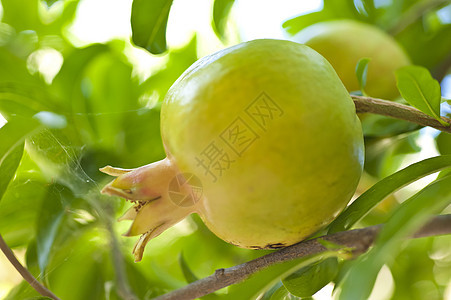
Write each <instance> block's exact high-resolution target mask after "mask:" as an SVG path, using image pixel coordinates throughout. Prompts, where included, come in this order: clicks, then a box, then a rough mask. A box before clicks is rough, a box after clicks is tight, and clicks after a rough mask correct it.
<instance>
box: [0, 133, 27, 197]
mask: <svg viewBox="0 0 451 300" xmlns="http://www.w3.org/2000/svg"><path fill="white" fill-rule="evenodd" d="M0 137H1V131H0ZM23 147H24V144H23V143H22V144H21V145H19V146H17V147H14V149H12V150H11V151H10V152H8V154H6V156H4V157H2V161H3V162H2V163H1V164H0V174H1V177H0V200H1V199H2V197H3V195H4V194H5V192H6V189H7V188H8V185H9V183H10V182H11V180H12V179H13V178H14V174H15V173H16V170H17V168H18V167H19V163H20V160H21V158H22V154H23Z"/></svg>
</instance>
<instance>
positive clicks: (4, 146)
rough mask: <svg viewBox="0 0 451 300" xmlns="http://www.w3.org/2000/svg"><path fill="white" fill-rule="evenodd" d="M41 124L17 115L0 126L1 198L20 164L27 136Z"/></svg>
mask: <svg viewBox="0 0 451 300" xmlns="http://www.w3.org/2000/svg"><path fill="white" fill-rule="evenodd" d="M39 125H40V123H39V122H38V121H35V120H30V119H25V118H21V117H16V118H13V119H11V120H10V121H9V122H8V123H6V124H5V125H4V126H3V127H1V128H0V141H1V143H0V174H1V177H0V199H1V198H2V197H3V194H4V193H5V191H6V189H7V187H8V185H9V183H10V181H11V180H12V179H13V177H14V174H15V173H16V170H17V167H18V166H19V163H20V159H21V157H22V153H23V147H24V141H25V138H26V137H27V136H28V135H29V134H30V133H31V132H33V131H34V130H35V129H37V128H38V127H39Z"/></svg>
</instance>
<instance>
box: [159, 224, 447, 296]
mask: <svg viewBox="0 0 451 300" xmlns="http://www.w3.org/2000/svg"><path fill="white" fill-rule="evenodd" d="M381 227H382V225H377V226H371V227H366V228H362V229H355V230H349V231H343V232H338V233H334V234H331V235H326V236H323V237H319V238H316V239H312V240H308V241H304V242H300V243H298V244H295V245H292V246H289V247H286V248H283V249H281V250H278V251H275V252H272V253H270V254H267V255H264V256H261V257H259V258H257V259H254V260H251V261H249V262H246V263H244V264H241V265H238V266H234V267H231V268H227V269H219V270H216V272H215V273H214V274H213V275H210V276H208V277H205V278H203V279H200V280H197V281H195V282H193V283H191V284H188V285H187V286H185V287H183V288H181V289H178V290H175V291H172V292H170V293H168V294H165V295H162V296H160V297H157V298H155V300H189V299H196V298H199V297H202V296H205V295H207V294H210V293H213V292H215V291H217V290H219V289H222V288H224V287H226V286H229V285H232V284H236V283H239V282H241V281H243V280H245V279H247V278H248V277H250V276H251V275H252V274H254V273H257V272H258V271H261V270H263V269H265V268H267V267H269V266H272V265H274V264H278V263H282V262H286V261H289V260H293V259H296V258H301V257H306V256H309V255H314V254H319V253H321V252H325V251H327V250H328V249H327V248H325V247H324V246H323V244H322V243H321V242H318V239H322V240H326V241H330V242H332V243H334V244H338V245H342V246H343V247H344V248H352V249H353V254H355V255H358V254H361V253H364V252H366V251H367V250H368V248H369V247H370V246H371V245H372V244H373V242H374V240H375V238H376V236H377V234H378V233H379V231H380V229H381ZM443 234H451V215H442V216H437V217H435V218H433V219H432V220H431V221H430V222H429V223H427V224H426V225H425V226H423V227H422V228H421V229H419V230H418V231H417V232H416V233H415V234H414V235H413V236H412V238H419V237H427V236H435V235H443Z"/></svg>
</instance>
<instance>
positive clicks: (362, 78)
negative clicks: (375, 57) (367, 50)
mask: <svg viewBox="0 0 451 300" xmlns="http://www.w3.org/2000/svg"><path fill="white" fill-rule="evenodd" d="M370 61H371V58H361V59H360V60H359V62H358V63H357V65H356V67H355V75H356V76H357V80H358V82H359V87H360V90H361V91H362V94H363V95H364V96H367V94H366V93H365V86H366V77H367V74H368V63H369V62H370Z"/></svg>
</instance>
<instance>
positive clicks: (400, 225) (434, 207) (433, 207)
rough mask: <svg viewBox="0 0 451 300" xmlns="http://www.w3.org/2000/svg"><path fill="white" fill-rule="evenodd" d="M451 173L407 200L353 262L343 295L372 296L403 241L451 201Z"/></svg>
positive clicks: (343, 284)
mask: <svg viewBox="0 0 451 300" xmlns="http://www.w3.org/2000/svg"><path fill="white" fill-rule="evenodd" d="M450 186H451V175H448V176H446V177H443V178H442V179H440V180H437V181H434V182H433V183H431V184H430V185H428V186H427V187H425V188H424V189H422V190H421V191H420V192H418V193H417V194H415V195H414V196H412V197H411V198H409V199H408V200H406V201H405V202H403V203H402V204H401V205H400V206H399V207H398V208H397V209H396V210H395V211H394V212H393V214H392V215H391V217H390V218H389V220H388V222H387V223H386V224H385V225H384V227H383V229H382V230H381V232H380V234H379V236H378V238H377V240H376V242H375V246H374V247H373V248H372V249H371V250H370V251H369V252H368V253H367V254H366V255H363V256H361V257H360V258H359V259H358V260H357V261H355V262H354V263H353V266H352V267H351V268H350V270H349V273H348V274H347V277H346V280H344V281H342V286H341V293H340V298H339V299H368V296H369V295H370V293H371V290H372V288H373V285H374V282H375V281H376V277H377V274H378V273H379V271H380V269H381V268H382V266H383V265H384V264H389V265H390V263H391V262H392V260H393V258H394V257H395V255H396V253H398V251H399V248H400V247H399V246H400V244H401V242H402V241H403V240H404V239H405V238H406V237H408V236H409V235H411V234H413V233H414V232H415V230H417V229H418V228H419V227H421V226H422V225H424V224H425V223H426V222H427V221H428V220H429V219H430V218H431V217H432V216H433V215H435V214H437V213H440V212H441V211H442V210H443V209H444V208H445V207H446V206H448V205H449V203H451V189H450V188H449V187H450Z"/></svg>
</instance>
